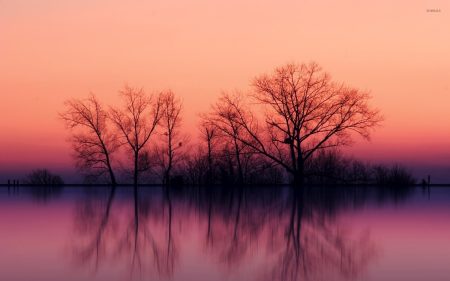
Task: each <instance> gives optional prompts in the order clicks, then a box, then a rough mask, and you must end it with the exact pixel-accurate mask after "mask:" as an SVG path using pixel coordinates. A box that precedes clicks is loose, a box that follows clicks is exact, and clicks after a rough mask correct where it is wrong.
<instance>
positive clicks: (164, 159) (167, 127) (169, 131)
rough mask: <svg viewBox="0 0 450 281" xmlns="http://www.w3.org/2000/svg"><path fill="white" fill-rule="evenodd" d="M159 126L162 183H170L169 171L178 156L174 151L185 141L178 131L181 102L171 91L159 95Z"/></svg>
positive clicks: (184, 137)
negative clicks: (160, 132) (161, 144)
mask: <svg viewBox="0 0 450 281" xmlns="http://www.w3.org/2000/svg"><path fill="white" fill-rule="evenodd" d="M161 106H162V109H161V112H162V115H161V127H162V130H163V133H162V135H163V143H164V145H163V147H162V148H161V149H160V152H161V153H159V155H160V165H161V167H162V169H163V183H164V184H166V185H169V184H170V178H171V176H172V175H171V172H172V170H173V167H174V165H175V164H176V161H177V160H179V156H180V155H178V154H177V153H176V151H178V150H180V149H181V148H182V147H183V142H185V141H187V138H186V136H184V135H182V134H181V132H180V125H181V120H182V119H181V110H182V102H181V100H180V99H178V98H176V97H175V94H174V93H173V92H172V91H170V90H169V91H167V92H164V93H163V94H162V95H161Z"/></svg>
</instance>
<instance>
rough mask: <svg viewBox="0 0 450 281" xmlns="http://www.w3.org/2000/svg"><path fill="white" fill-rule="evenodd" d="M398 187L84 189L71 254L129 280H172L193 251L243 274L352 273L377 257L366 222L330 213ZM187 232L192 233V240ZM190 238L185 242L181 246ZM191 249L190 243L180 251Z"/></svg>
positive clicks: (399, 196)
mask: <svg viewBox="0 0 450 281" xmlns="http://www.w3.org/2000/svg"><path fill="white" fill-rule="evenodd" d="M410 194H411V191H410V190H407V189H403V190H397V191H396V192H392V191H389V192H387V191H386V190H384V189H372V188H348V189H346V190H345V192H342V189H336V188H334V189H333V188H328V189H319V188H314V189H312V188H311V189H308V188H306V189H303V190H301V189H291V188H231V187H226V188H225V187H223V188H176V189H174V188H170V189H168V188H140V189H137V190H133V191H132V190H127V189H119V190H117V189H116V188H110V189H108V190H107V189H100V188H99V189H93V190H92V189H91V190H90V191H89V192H87V193H86V196H85V197H83V198H82V199H81V200H79V202H78V203H77V205H76V212H75V217H74V234H73V237H72V238H71V246H72V251H71V253H72V259H73V260H74V262H75V263H76V264H78V265H80V266H82V267H87V268H90V269H91V270H93V271H94V272H96V271H97V270H99V268H100V267H102V265H103V266H105V267H110V266H112V265H120V267H123V270H124V275H127V276H128V277H129V279H140V278H146V279H152V278H153V279H155V278H159V279H169V280H170V279H173V277H174V271H175V270H176V268H177V265H178V264H179V262H180V261H179V257H180V255H183V254H184V255H190V253H183V252H182V251H183V249H184V251H195V252H196V254H198V253H200V254H201V255H203V256H206V257H207V259H208V260H211V261H213V262H214V263H215V264H217V265H218V266H219V267H221V268H222V270H224V271H225V272H234V271H237V270H239V269H245V268H246V267H252V268H257V269H255V270H253V273H252V275H251V276H250V277H249V276H247V277H246V278H245V279H243V280H248V279H250V280H330V279H332V280H337V279H343V280H351V279H357V278H358V277H359V276H361V275H362V274H364V272H365V271H366V269H367V267H368V265H369V264H371V263H372V262H373V261H375V260H376V259H377V255H378V247H377V245H376V244H375V243H374V241H373V240H372V239H371V236H370V232H369V231H362V232H360V233H353V232H352V229H349V228H347V227H346V225H345V223H343V222H341V221H339V219H338V214H339V213H340V212H341V211H343V210H345V209H348V208H353V209H358V208H360V207H361V206H364V205H365V204H367V202H368V200H369V199H370V198H376V202H378V203H384V202H387V201H390V200H393V201H394V202H401V201H402V200H405V199H406V198H407V197H408V196H409V195H410ZM193 237H195V238H196V239H198V240H199V241H200V242H199V243H198V244H199V245H198V248H195V249H193V248H192V247H193V246H194V245H196V246H197V243H192V241H193V240H194V238H193ZM186 243H192V245H186ZM187 249H189V250H187Z"/></svg>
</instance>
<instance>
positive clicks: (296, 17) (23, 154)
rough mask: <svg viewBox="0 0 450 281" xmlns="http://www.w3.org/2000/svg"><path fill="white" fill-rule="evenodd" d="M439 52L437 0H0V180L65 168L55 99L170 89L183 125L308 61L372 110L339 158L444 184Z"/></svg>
mask: <svg viewBox="0 0 450 281" xmlns="http://www.w3.org/2000/svg"><path fill="white" fill-rule="evenodd" d="M430 9H434V10H437V12H430V11H429V10H430ZM449 50H450V2H449V1H437V0H434V1H431V0H428V1H356V0H346V1H337V0H336V1H334V0H330V1H321V0H316V1H288V0H270V1H269V0H259V1H256V0H251V1H238V0H229V1H212V0H209V1H207V0H191V1H182V0H178V1H170V0H165V1H162V0H152V1H143V0H140V1H138V0H134V1H118V0H109V1H106V0H105V1H98V0H97V1H95V0H94V1H93V0H90V1H87V0H76V1H75V0H66V1H60V0H59V1H58V0H26V1H25V0H14V1H13V0H0V181H3V180H4V179H5V175H11V174H14V173H17V175H19V174H20V173H23V172H25V171H27V172H28V171H29V170H30V169H33V168H37V167H48V168H50V169H54V170H56V171H66V172H67V173H69V171H71V172H70V173H72V172H73V171H74V168H73V160H72V158H71V155H70V144H69V143H68V142H67V139H68V132H67V131H66V130H65V129H64V125H63V123H62V122H61V120H59V119H58V112H60V111H62V110H63V107H62V106H63V103H64V101H65V100H67V99H69V98H83V97H86V96H87V95H88V94H89V93H90V92H93V93H95V94H96V95H97V96H98V97H99V98H100V99H101V100H102V101H104V102H105V103H107V104H117V103H118V90H120V88H122V87H123V86H124V85H125V84H126V83H128V84H130V85H133V86H136V87H143V88H144V89H145V90H146V91H147V92H149V93H152V92H158V91H161V90H165V89H169V88H170V89H172V90H173V91H174V92H175V93H176V94H177V95H178V96H180V97H181V98H182V99H183V104H184V127H185V128H186V130H187V131H191V132H195V129H194V128H195V126H196V125H197V122H198V121H197V118H198V113H200V112H204V111H207V110H208V108H209V106H210V104H211V103H213V102H214V101H215V99H216V98H217V96H218V95H219V94H220V93H221V92H222V91H229V90H233V89H241V90H244V91H245V90H248V89H250V81H251V80H252V78H253V77H255V76H257V75H259V74H262V73H267V72H270V71H271V70H273V69H274V68H275V67H277V66H280V65H283V64H285V63H289V62H299V63H301V62H311V61H316V62H317V63H319V64H320V65H321V66H322V67H323V68H324V69H325V70H326V71H328V72H329V73H330V74H331V75H332V77H333V79H335V80H337V81H343V82H345V83H347V84H349V85H351V86H353V87H357V88H359V89H362V90H367V91H370V93H371V95H372V101H371V103H372V104H373V106H375V107H377V108H379V109H380V110H381V112H382V114H383V115H384V118H385V121H384V123H383V125H382V126H381V127H379V128H377V130H376V131H375V132H374V133H373V135H372V138H371V141H370V142H365V141H363V140H360V139H357V140H356V142H355V144H354V145H353V146H352V147H351V148H347V149H346V151H347V152H348V153H349V154H351V155H352V156H354V157H356V158H360V159H365V160H369V161H372V162H381V163H394V162H395V163H401V164H404V165H406V166H407V167H409V168H410V169H411V170H412V171H413V172H414V174H415V175H416V177H419V178H421V177H425V176H426V175H428V174H431V175H432V181H435V182H444V181H446V182H450V113H449V110H448V108H449V107H450V53H449Z"/></svg>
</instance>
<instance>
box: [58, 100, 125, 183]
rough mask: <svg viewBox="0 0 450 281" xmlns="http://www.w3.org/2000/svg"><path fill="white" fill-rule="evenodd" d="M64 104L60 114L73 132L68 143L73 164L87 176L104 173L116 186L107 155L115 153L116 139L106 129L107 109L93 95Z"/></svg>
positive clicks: (96, 175) (110, 162) (109, 158)
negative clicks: (70, 144) (71, 149)
mask: <svg viewBox="0 0 450 281" xmlns="http://www.w3.org/2000/svg"><path fill="white" fill-rule="evenodd" d="M65 107H66V110H65V111H64V112H63V113H61V114H60V117H61V119H62V120H63V121H64V122H65V124H66V127H67V128H69V129H70V130H71V131H72V132H73V135H72V137H71V142H72V146H73V149H74V151H75V153H74V157H75V158H76V161H77V167H78V168H79V169H80V170H82V171H83V172H85V173H87V176H89V177H95V178H98V177H99V176H102V175H103V174H105V173H107V174H108V175H109V180H110V182H111V184H113V185H116V183H117V182H116V176H115V174H114V171H113V168H112V160H111V155H112V154H113V153H114V152H116V150H117V147H118V142H117V137H116V135H115V134H114V133H111V130H110V129H109V128H108V121H109V120H108V118H107V112H106V111H105V110H104V109H103V106H102V105H101V104H100V102H99V101H98V100H97V98H96V97H95V96H94V95H91V96H89V98H87V99H85V100H79V99H72V100H68V101H66V102H65Z"/></svg>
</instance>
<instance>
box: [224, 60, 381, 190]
mask: <svg viewBox="0 0 450 281" xmlns="http://www.w3.org/2000/svg"><path fill="white" fill-rule="evenodd" d="M253 89H254V91H253V92H252V94H251V98H252V101H253V102H252V104H253V105H255V106H256V107H258V108H259V109H260V110H261V112H264V121H263V122H259V123H258V122H257V120H256V118H255V117H254V116H255V115H256V114H254V115H252V114H251V112H250V111H249V110H250V108H249V107H250V105H249V104H245V103H243V102H242V101H241V100H239V99H236V98H230V97H229V96H224V97H222V98H221V103H224V104H225V105H224V106H223V108H225V110H224V111H223V112H224V113H226V116H223V117H224V118H223V119H224V120H227V121H228V122H229V126H228V127H226V126H222V128H225V130H222V131H223V132H225V133H226V134H228V135H229V136H231V137H233V138H236V139H238V140H239V141H240V142H241V143H243V144H245V145H246V146H248V147H251V148H252V149H254V150H255V151H256V152H258V153H260V154H262V155H265V156H266V157H268V158H269V159H270V160H272V161H274V162H275V163H277V164H279V165H281V166H282V167H284V168H285V169H286V171H287V172H288V173H289V174H291V175H292V179H293V183H294V184H295V185H301V184H302V183H303V180H304V176H305V172H304V167H305V162H306V161H308V159H310V158H311V157H312V155H313V154H314V153H315V152H316V151H318V150H321V149H326V148H329V147H336V146H340V145H345V144H350V143H351V137H352V136H353V135H354V134H357V135H361V136H362V137H364V138H369V136H370V132H371V129H372V128H373V127H375V126H376V125H378V124H379V123H380V122H381V121H382V117H381V115H380V113H379V111H378V110H376V109H374V108H372V107H371V106H370V105H369V100H370V96H369V94H368V93H367V92H363V91H360V90H358V89H355V88H352V87H349V86H346V85H345V84H343V83H337V82H334V81H332V80H331V77H330V75H329V74H328V73H326V72H324V71H323V70H322V69H321V68H320V67H319V66H318V65H317V64H316V63H310V64H287V65H285V66H282V67H279V68H276V69H275V71H274V72H273V73H271V74H268V75H267V74H266V75H262V76H259V77H257V78H255V79H254V81H253ZM222 115H223V114H222ZM237 129H238V130H239V132H240V133H239V134H237V133H236V131H237ZM242 132H245V133H242Z"/></svg>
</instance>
